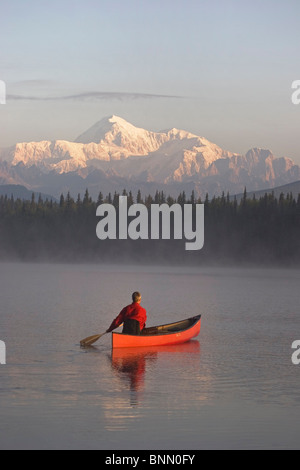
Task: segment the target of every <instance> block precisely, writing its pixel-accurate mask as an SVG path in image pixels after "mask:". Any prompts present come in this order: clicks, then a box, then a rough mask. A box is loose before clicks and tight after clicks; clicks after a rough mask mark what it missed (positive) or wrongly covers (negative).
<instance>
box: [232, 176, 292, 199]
mask: <svg viewBox="0 0 300 470" xmlns="http://www.w3.org/2000/svg"><path fill="white" fill-rule="evenodd" d="M246 189H247V188H246ZM266 193H267V194H272V193H274V196H275V197H276V198H277V199H278V198H279V196H280V194H281V193H283V194H284V195H285V196H286V195H287V194H290V193H292V194H293V196H294V197H295V198H296V199H297V197H298V194H300V181H295V182H294V183H288V184H284V185H283V186H277V187H276V188H268V189H262V190H260V191H249V192H248V191H247V196H248V197H249V198H252V197H253V196H254V194H255V197H256V198H257V199H259V198H260V197H264V195H265V194H266ZM243 195H244V193H239V194H237V195H236V198H237V200H238V201H239V200H240V199H242V197H243ZM233 197H234V196H232V198H233Z"/></svg>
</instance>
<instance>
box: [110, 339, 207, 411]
mask: <svg viewBox="0 0 300 470" xmlns="http://www.w3.org/2000/svg"><path fill="white" fill-rule="evenodd" d="M199 352H200V343H199V341H197V340H191V341H189V342H187V343H184V344H178V345H170V346H153V347H145V348H144V347H141V348H119V349H118V348H116V349H113V350H112V356H111V365H112V369H113V370H114V372H116V374H117V375H118V377H119V378H120V379H121V380H122V382H124V383H126V384H127V386H128V385H129V389H130V391H131V393H132V394H131V400H130V401H131V404H136V403H137V402H138V395H139V392H141V391H142V390H143V388H144V381H145V375H146V372H147V369H149V368H153V365H154V364H155V362H156V361H157V359H158V357H159V356H163V355H166V356H170V355H173V354H175V355H177V354H178V356H177V357H176V358H172V359H174V362H175V363H176V364H177V365H178V359H179V360H180V358H181V360H184V358H186V354H188V355H189V354H197V353H199ZM170 362H171V361H170Z"/></svg>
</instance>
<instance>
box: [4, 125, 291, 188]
mask: <svg viewBox="0 0 300 470" xmlns="http://www.w3.org/2000/svg"><path fill="white" fill-rule="evenodd" d="M0 158H1V159H2V160H3V161H6V162H7V166H6V167H5V169H4V167H3V170H2V173H3V175H2V181H4V182H5V181H6V180H8V179H9V182H10V183H11V182H12V180H13V178H14V177H15V178H17V181H18V183H20V182H21V183H22V184H25V185H26V183H27V181H26V177H28V176H26V168H28V169H31V173H30V183H28V184H27V186H28V185H30V184H31V185H32V184H33V180H34V176H33V174H37V173H34V172H33V171H32V168H33V167H35V168H36V169H37V170H38V171H39V173H38V175H39V178H41V175H42V174H44V175H47V174H50V173H51V175H52V176H51V178H52V180H53V178H54V176H55V174H57V175H70V177H69V180H70V178H71V177H72V175H73V176H74V178H75V175H76V178H77V180H76V181H78V176H80V177H81V178H85V179H88V178H89V175H92V174H93V181H94V180H95V179H97V178H98V179H99V178H100V179H101V181H105V184H106V185H107V186H109V181H111V185H112V184H113V181H114V182H115V181H116V178H119V180H120V181H122V184H124V182H126V181H127V182H128V184H127V186H128V187H130V186H133V185H138V184H140V185H142V184H152V183H153V184H157V185H168V186H169V187H170V186H171V185H175V186H176V185H181V186H182V188H184V187H188V188H189V189H190V188H191V187H194V188H195V189H196V191H197V192H198V194H199V195H203V192H204V191H205V192H206V191H207V192H209V193H210V194H211V193H218V192H220V191H222V190H224V191H230V192H231V193H232V192H238V191H241V190H243V188H244V186H247V189H249V190H251V189H261V188H263V187H265V186H266V184H267V185H269V187H272V186H275V185H280V184H286V183H290V182H293V181H297V180H299V179H300V167H299V166H298V165H295V164H294V162H293V161H292V160H291V159H289V158H285V157H283V158H275V156H274V155H273V154H272V152H271V151H269V150H264V149H258V148H254V149H251V150H249V151H248V152H247V153H246V155H238V154H234V153H231V152H228V151H225V150H223V149H221V148H220V147H218V146H217V145H215V144H213V143H211V142H209V141H208V140H207V139H205V138H204V137H199V136H197V135H194V134H192V133H190V132H187V131H184V130H179V129H169V130H165V131H162V132H152V131H148V130H145V129H142V128H138V127H135V126H133V125H132V124H130V123H128V122H127V121H125V120H124V119H122V118H120V117H118V116H110V117H106V118H104V119H102V120H101V121H99V122H97V123H96V124H95V125H94V126H92V127H91V128H90V129H88V130H87V131H86V132H84V133H83V134H81V135H80V136H79V137H78V138H77V139H76V141H75V142H68V141H63V140H57V141H42V142H27V143H18V144H16V145H15V146H13V147H11V148H9V149H4V150H2V151H1V152H0ZM20 165H21V166H22V168H21V167H20ZM23 167H24V168H23ZM13 169H16V170H17V169H19V170H18V171H15V172H14V175H15V176H12V173H13ZM21 170H22V171H21ZM97 171H98V173H97ZM0 176H1V175H0ZM20 178H21V179H20ZM99 183H100V181H99ZM64 184H65V183H64ZM93 184H96V183H95V182H94V183H93ZM64 187H65V186H64ZM160 187H162V186H160ZM176 187H177V186H176ZM113 190H114V189H113V187H112V191H113ZM47 191H48V192H49V188H48V187H47Z"/></svg>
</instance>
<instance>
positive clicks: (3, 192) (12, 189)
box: [0, 184, 57, 201]
mask: <svg viewBox="0 0 300 470" xmlns="http://www.w3.org/2000/svg"><path fill="white" fill-rule="evenodd" d="M32 193H34V195H35V199H36V200H37V199H38V198H39V196H40V195H41V198H42V199H43V201H45V200H46V199H48V200H49V201H50V200H51V199H52V201H57V199H56V198H55V197H54V196H50V195H49V194H43V193H39V192H35V191H30V190H29V189H27V188H26V187H25V186H22V185H20V184H1V185H0V196H7V197H9V198H10V197H11V196H12V195H13V197H14V199H22V200H24V201H29V200H31V198H32Z"/></svg>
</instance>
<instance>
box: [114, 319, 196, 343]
mask: <svg viewBox="0 0 300 470" xmlns="http://www.w3.org/2000/svg"><path fill="white" fill-rule="evenodd" d="M200 329H201V315H197V316H196V317H192V318H188V319H187V320H182V321H178V322H176V323H169V324H167V325H160V326H152V327H150V328H145V329H144V330H143V331H142V333H141V335H139V336H136V335H124V334H123V333H115V332H113V333H112V347H113V349H114V348H136V347H145V346H165V345H168V344H180V343H185V342H186V341H189V340H190V339H192V338H194V337H195V336H198V335H199V333H200Z"/></svg>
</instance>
